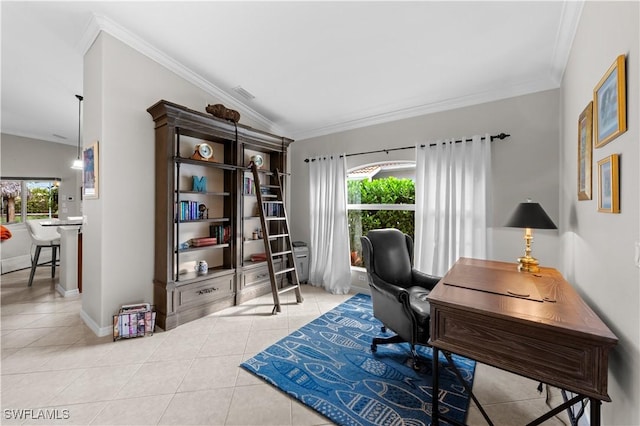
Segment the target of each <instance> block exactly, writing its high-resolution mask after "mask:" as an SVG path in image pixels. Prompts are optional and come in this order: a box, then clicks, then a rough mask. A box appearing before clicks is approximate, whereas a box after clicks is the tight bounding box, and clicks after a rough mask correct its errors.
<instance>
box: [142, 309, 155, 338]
mask: <svg viewBox="0 0 640 426" xmlns="http://www.w3.org/2000/svg"><path fill="white" fill-rule="evenodd" d="M144 329H145V332H146V333H153V328H152V327H151V311H147V312H145V313H144Z"/></svg>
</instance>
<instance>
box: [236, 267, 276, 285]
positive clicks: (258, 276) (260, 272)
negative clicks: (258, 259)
mask: <svg viewBox="0 0 640 426" xmlns="http://www.w3.org/2000/svg"><path fill="white" fill-rule="evenodd" d="M273 267H274V268H275V270H276V271H279V270H281V269H282V265H281V264H280V263H275V264H274V265H273ZM281 280H282V276H278V282H280V281H281ZM265 282H269V267H268V266H267V264H266V263H265V264H264V266H260V267H259V268H255V269H251V270H248V271H245V272H244V273H243V274H242V288H246V287H251V286H254V285H257V284H264V283H265Z"/></svg>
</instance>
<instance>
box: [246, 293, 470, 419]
mask: <svg viewBox="0 0 640 426" xmlns="http://www.w3.org/2000/svg"><path fill="white" fill-rule="evenodd" d="M381 326H382V323H380V321H378V320H377V319H376V318H375V317H374V316H373V309H372V306H371V297H370V296H368V295H366V294H357V295H355V296H353V297H351V298H350V299H349V300H347V301H345V302H344V303H342V304H340V305H339V306H337V307H336V308H334V309H332V310H331V311H330V312H327V313H326V314H324V315H322V316H320V317H319V318H316V319H315V320H313V321H311V322H310V323H309V324H307V325H305V326H303V327H302V328H300V329H298V330H296V331H294V332H293V333H291V334H290V335H288V336H287V337H285V338H283V339H281V340H280V341H278V342H277V343H275V344H274V345H272V346H270V347H268V348H267V349H265V350H264V351H262V352H260V353H259V354H257V355H256V356H254V357H252V358H250V359H248V360H246V361H245V362H243V363H242V364H241V367H242V368H244V369H246V370H247V371H249V372H251V373H253V374H255V375H257V376H258V377H261V378H262V379H264V380H266V381H267V382H268V383H270V384H272V385H273V386H275V387H277V388H279V389H280V390H282V391H284V392H286V393H287V394H289V395H291V396H292V397H294V398H296V399H297V400H299V401H301V402H302V403H304V404H305V405H307V406H309V407H310V408H312V409H314V410H316V411H317V412H319V413H320V414H322V415H324V416H325V417H327V418H329V419H330V420H331V421H333V422H334V423H336V424H338V425H345V426H356V425H358V426H367V425H371V426H374V425H375V426H401V425H406V426H427V425H429V424H430V423H431V395H432V389H433V388H432V382H431V376H432V368H431V362H432V359H433V357H432V350H431V348H428V347H424V346H418V347H417V350H418V353H419V354H420V356H421V358H422V363H421V364H420V370H419V371H416V370H414V369H413V367H412V365H413V364H412V358H411V353H410V349H409V345H408V344H406V343H402V344H391V345H379V346H378V350H377V352H376V353H375V354H374V353H372V352H371V340H372V339H373V337H381V336H382V337H384V336H385V335H384V334H382V332H381V330H380V327H381ZM386 335H388V336H390V335H391V333H390V332H387V334H386ZM453 360H454V363H455V365H456V367H457V368H458V370H459V371H460V373H461V375H462V377H463V378H464V380H465V381H466V382H467V383H468V384H469V386H471V385H472V383H473V375H474V372H475V362H474V361H472V360H469V359H466V358H463V357H460V356H457V355H453ZM440 365H441V368H440V369H439V371H440V391H439V392H440V393H439V396H438V399H439V401H440V402H439V409H440V410H439V411H440V412H441V413H442V414H445V415H446V416H447V417H450V418H452V419H453V420H456V421H458V422H464V420H465V417H466V413H467V409H468V408H469V395H468V394H467V392H466V391H465V390H464V387H463V386H462V385H461V384H460V383H459V382H458V380H457V379H456V376H455V374H454V373H453V372H452V371H451V370H450V368H449V366H448V363H447V361H446V359H445V358H444V356H441V357H440ZM443 423H444V424H447V423H446V422H443Z"/></svg>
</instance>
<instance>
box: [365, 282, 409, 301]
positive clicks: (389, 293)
mask: <svg viewBox="0 0 640 426" xmlns="http://www.w3.org/2000/svg"><path fill="white" fill-rule="evenodd" d="M369 285H371V286H372V287H375V289H376V290H378V292H379V293H382V294H383V295H384V296H386V297H388V298H390V299H394V300H397V301H399V302H400V303H406V304H407V305H408V303H409V292H408V291H407V290H406V289H405V288H402V287H400V286H397V285H395V284H391V283H388V282H386V281H383V280H381V279H380V278H378V277H377V276H371V275H369Z"/></svg>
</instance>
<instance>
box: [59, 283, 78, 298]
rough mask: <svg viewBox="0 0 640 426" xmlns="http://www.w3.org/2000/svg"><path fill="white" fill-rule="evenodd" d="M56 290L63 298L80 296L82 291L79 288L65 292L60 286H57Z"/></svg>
mask: <svg viewBox="0 0 640 426" xmlns="http://www.w3.org/2000/svg"><path fill="white" fill-rule="evenodd" d="M56 290H57V291H58V293H60V295H61V296H62V297H71V296H78V295H79V294H80V290H78V289H77V288H74V289H73V290H65V289H64V287H62V286H61V285H60V284H56Z"/></svg>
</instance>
